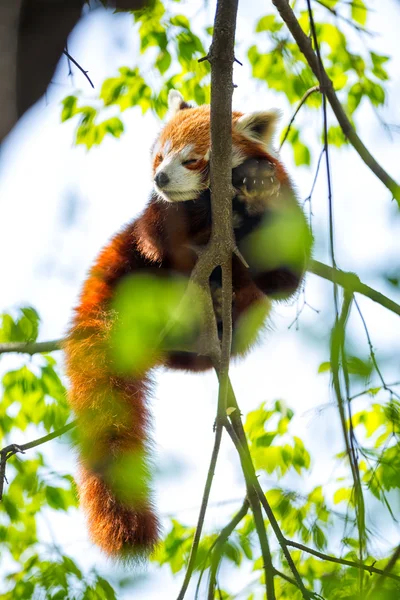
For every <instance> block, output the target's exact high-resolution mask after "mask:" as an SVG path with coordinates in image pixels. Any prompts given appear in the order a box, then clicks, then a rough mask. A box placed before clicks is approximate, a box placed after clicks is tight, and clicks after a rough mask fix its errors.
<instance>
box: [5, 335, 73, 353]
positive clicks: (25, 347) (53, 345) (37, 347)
mask: <svg viewBox="0 0 400 600" xmlns="http://www.w3.org/2000/svg"><path fill="white" fill-rule="evenodd" d="M62 343H63V340H62V339H59V340H51V341H49V342H4V343H3V344H0V354H6V353H7V352H21V353H22V354H30V355H31V356H32V355H33V354H38V353H40V352H54V351H55V350H61V347H62Z"/></svg>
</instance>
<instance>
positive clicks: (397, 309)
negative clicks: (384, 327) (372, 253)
mask: <svg viewBox="0 0 400 600" xmlns="http://www.w3.org/2000/svg"><path fill="white" fill-rule="evenodd" d="M308 270H309V272H310V273H314V275H318V277H322V278H323V279H327V280H328V281H333V280H335V281H336V282H337V283H338V285H340V286H341V287H343V288H344V289H345V290H347V291H349V292H353V293H355V292H356V293H358V294H362V295H363V296H367V298H370V299H371V300H373V301H374V302H377V304H380V305H381V306H383V307H384V308H387V309H388V310H390V311H391V312H394V313H395V314H396V315H399V316H400V305H399V304H397V303H396V302H394V301H393V300H391V299H390V298H388V297H387V296H385V295H384V294H381V293H380V292H378V291H377V290H374V289H373V288H371V287H369V286H368V285H366V284H365V283H362V281H360V278H359V277H358V275H356V274H355V273H349V272H346V271H341V270H340V269H332V267H329V266H328V265H325V264H324V263H321V262H319V261H318V260H311V261H310V263H309V265H308Z"/></svg>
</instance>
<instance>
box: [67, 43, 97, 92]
mask: <svg viewBox="0 0 400 600" xmlns="http://www.w3.org/2000/svg"><path fill="white" fill-rule="evenodd" d="M63 54H65V56H66V57H67V58H68V60H70V61H71V62H73V63H74V65H75V66H76V67H78V69H79V70H80V71H81V73H83V74H84V76H85V77H86V79H87V80H88V82H89V83H90V85H91V86H92V88H93V89H94V85H93V82H92V80H91V79H90V77H89V75H88V71H85V69H84V68H83V67H81V65H80V64H79V63H78V62H77V61H76V60H75V59H74V57H73V56H71V55H70V53H69V52H68V51H67V50H65V49H64V50H63Z"/></svg>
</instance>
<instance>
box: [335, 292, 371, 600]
mask: <svg viewBox="0 0 400 600" xmlns="http://www.w3.org/2000/svg"><path fill="white" fill-rule="evenodd" d="M353 300H354V296H353V294H352V293H351V292H348V291H345V293H344V298H343V304H342V310H341V313H340V317H339V318H336V322H335V325H334V327H333V329H332V336H331V356H330V360H331V370H332V383H333V388H334V390H335V395H336V401H337V407H338V411H339V416H340V424H341V427H342V433H343V438H344V442H345V447H346V454H347V456H348V459H349V463H350V469H351V474H352V479H353V490H354V506H355V513H356V522H357V529H358V537H359V556H360V564H362V563H363V557H364V550H365V548H366V533H365V502H364V496H363V491H362V484H361V478H360V471H359V466H358V457H357V451H356V440H355V435H354V430H353V424H352V419H351V404H350V385H349V374H348V371H347V362H346V354H345V332H346V324H347V321H348V318H349V316H350V311H351V307H352V304H353ZM340 370H342V372H343V377H344V380H345V386H346V399H347V406H348V409H349V415H348V420H349V423H350V426H349V431H348V429H347V423H346V421H347V419H346V413H345V404H344V400H343V395H342V389H341V381H340ZM362 575H363V573H362V571H360V594H361V595H362V591H363V577H362Z"/></svg>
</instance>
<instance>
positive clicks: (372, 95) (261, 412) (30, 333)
mask: <svg viewBox="0 0 400 600" xmlns="http://www.w3.org/2000/svg"><path fill="white" fill-rule="evenodd" d="M292 4H293V3H292ZM294 4H295V5H296V6H295V8H296V11H297V13H296V14H297V16H298V19H299V22H300V24H301V26H302V27H303V29H304V30H305V31H306V32H307V34H309V33H310V27H309V20H308V14H307V12H306V11H305V10H303V5H302V3H294ZM314 4H315V5H316V6H315V15H316V20H317V23H316V28H317V35H318V39H319V42H320V44H321V52H322V58H323V61H324V64H325V66H326V69H327V72H328V74H329V77H330V78H331V79H332V82H333V84H334V87H335V89H336V90H337V91H338V93H339V97H340V100H341V102H342V103H343V105H344V106H345V108H346V110H347V113H348V115H349V116H350V117H351V119H352V122H354V123H355V122H356V119H357V114H358V111H359V108H360V106H361V105H362V103H369V104H370V105H371V106H372V107H373V108H374V110H377V109H379V107H381V106H382V105H383V104H384V102H385V98H386V85H387V82H388V73H387V71H386V63H387V61H388V60H389V57H388V56H385V55H380V54H378V53H376V52H375V51H373V50H370V49H369V48H368V43H365V44H363V43H361V44H360V42H359V35H361V36H364V40H368V39H369V38H368V37H367V29H366V28H367V27H368V23H369V20H368V17H369V9H368V7H367V5H366V4H365V3H364V2H363V1H362V0H357V1H356V2H344V1H340V0H321V1H319V2H315V3H314ZM297 5H298V6H297ZM184 9H186V6H185V5H184V4H183V3H182V4H181V3H180V2H179V1H178V2H176V3H174V4H171V3H167V2H164V3H162V2H161V1H160V0H156V1H155V2H154V3H153V4H152V7H151V8H150V9H147V10H145V11H142V12H140V13H135V14H133V15H132V19H133V26H134V29H135V32H136V33H137V38H138V59H137V61H136V64H132V65H130V66H121V67H120V69H119V71H118V73H117V74H116V75H115V76H114V77H111V78H108V79H106V80H105V81H104V83H103V85H102V87H101V90H100V93H99V97H98V99H94V100H93V103H90V104H86V105H84V104H82V102H81V98H80V97H79V95H77V96H75V95H70V96H68V97H67V98H65V99H64V101H63V107H62V113H61V119H62V121H67V120H69V119H77V120H78V125H77V130H76V138H75V141H76V143H77V144H81V145H84V146H85V147H86V148H88V149H90V148H91V147H93V146H94V145H99V144H101V143H102V141H103V140H104V138H105V137H106V136H111V137H114V138H119V137H120V136H121V135H122V134H123V133H124V123H123V114H122V113H124V111H126V110H127V109H129V108H133V107H140V109H141V111H142V113H145V112H147V111H149V110H152V111H154V112H155V113H156V114H157V115H158V116H159V117H163V116H164V114H165V111H166V107H167V95H168V90H169V89H171V88H178V89H180V91H181V92H182V94H183V95H184V96H185V97H186V98H187V99H190V100H193V101H195V102H196V103H199V104H201V103H204V102H207V101H208V100H209V92H210V89H209V88H210V78H209V74H210V68H209V64H208V62H207V61H202V62H200V63H199V62H198V59H199V58H201V57H204V56H205V55H206V54H207V48H208V46H209V43H210V40H211V35H212V29H211V28H210V27H209V26H205V27H202V28H197V22H196V20H195V19H193V20H192V21H190V20H189V19H188V17H186V16H185V15H184V14H183V11H184ZM332 11H333V12H332ZM335 13H336V15H335ZM338 14H339V15H341V17H342V18H337V15H338ZM254 33H255V35H254V38H253V40H252V42H251V45H249V43H248V42H246V51H245V53H244V55H245V56H246V58H247V61H248V63H247V65H248V67H249V69H250V70H251V73H252V76H253V78H254V79H255V80H258V81H259V82H260V83H261V85H268V86H269V88H271V89H272V90H274V91H275V92H276V93H277V94H278V95H279V96H278V97H279V98H281V100H282V103H284V102H288V103H289V105H293V107H294V106H295V105H297V104H298V103H299V102H300V101H301V99H302V98H303V96H304V94H305V93H306V92H307V91H308V90H309V89H310V88H311V87H313V86H315V85H316V83H317V82H316V80H315V77H314V76H313V74H312V72H311V70H310V68H309V66H308V64H307V62H306V60H305V58H304V56H303V54H302V53H301V52H300V50H299V48H298V47H297V45H296V44H295V43H294V42H293V40H292V38H291V37H290V35H289V34H288V32H287V30H286V28H285V26H284V25H283V23H282V21H281V20H280V19H279V18H278V16H277V14H276V13H275V12H268V13H267V14H263V15H262V16H260V18H259V19H258V20H257V23H256V24H255V32H254ZM150 70H151V77H150V75H149V71H150ZM320 107H321V97H320V94H318V93H313V94H311V95H310V96H309V97H308V98H307V101H306V104H305V105H304V106H303V107H302V111H304V112H305V113H308V114H307V121H308V120H309V116H310V115H312V114H315V115H316V114H317V111H318V110H319V109H320ZM305 131H306V125H304V124H302V125H297V124H296V125H295V126H292V127H291V129H290V131H289V134H288V137H287V141H288V143H289V144H290V145H291V147H292V150H293V155H294V160H295V163H296V164H297V165H306V166H307V165H310V163H311V160H312V158H313V157H312V156H311V153H310V150H309V147H308V145H307V144H306V143H305V139H306V138H305ZM328 134H329V138H328V139H329V143H330V144H332V145H335V146H337V147H341V146H342V145H343V144H345V143H346V138H345V137H344V135H343V132H342V130H341V129H340V128H339V127H338V126H337V124H336V123H330V126H329V132H328ZM387 280H388V281H389V282H390V283H391V285H392V286H394V287H396V286H397V287H398V282H399V277H398V272H397V271H396V270H395V269H390V272H389V271H388V274H387ZM148 291H149V292H151V289H150V288H149V289H148ZM150 295H152V297H153V296H154V297H156V296H157V306H156V310H155V311H154V314H156V316H157V318H155V319H154V320H153V321H154V322H153V321H152V322H151V323H150V325H149V321H148V319H149V316H148V313H149V311H148V310H147V309H146V306H145V305H146V302H144V304H143V306H141V307H140V306H139V307H138V306H137V304H135V310H136V311H139V313H140V314H139V317H138V312H135V310H134V311H133V313H134V314H133V315H132V314H131V312H129V311H132V310H133V309H132V307H127V318H134V319H135V321H140V322H142V320H143V319H147V321H146V328H147V330H148V329H149V328H150V330H151V336H152V337H151V336H150V337H151V339H150V342H149V348H150V347H151V342H152V341H154V340H153V338H154V339H156V338H157V336H159V334H160V331H161V330H162V329H163V325H164V322H165V321H168V316H169V315H170V313H171V311H172V308H173V306H174V305H175V303H176V302H175V300H176V298H177V296H179V290H177V289H174V290H171V298H172V300H171V298H169V300H168V298H167V300H168V301H166V302H164V300H163V299H160V301H158V296H160V294H158V292H157V291H156V292H155V293H154V294H150ZM140 311H142V312H140ZM165 315H166V316H165ZM1 318H2V321H1V328H0V343H2V342H25V341H26V342H35V341H36V339H37V337H38V332H39V316H38V314H37V313H36V311H35V310H34V309H33V308H31V307H26V308H22V309H21V310H20V311H19V312H18V313H15V314H13V315H11V314H8V313H4V314H3V315H2V317H1ZM194 320H195V319H194ZM194 325H196V323H194ZM178 326H179V327H181V328H183V329H184V330H185V331H186V332H187V331H188V332H189V334H190V332H191V330H192V327H193V322H192V321H191V322H190V323H187V322H178ZM336 327H337V328H339V329H340V328H341V331H340V335H339V336H338V337H335V335H333V341H332V345H331V355H330V357H329V360H325V361H324V362H322V363H321V365H320V367H319V370H318V372H319V373H320V374H321V377H325V376H329V377H331V378H332V379H333V380H334V381H337V383H338V385H337V386H336V387H335V394H336V398H335V401H336V403H337V406H338V407H339V411H342V413H343V419H342V424H343V451H342V452H341V453H339V454H338V455H337V456H335V457H332V459H333V460H334V465H335V469H334V470H333V471H332V472H334V473H337V474H335V475H334V476H332V477H331V480H330V481H329V485H328V486H326V487H325V486H323V485H322V483H323V482H321V484H319V485H316V486H309V485H308V483H307V482H308V481H309V478H310V477H311V473H312V467H313V461H314V460H315V457H313V456H312V455H311V454H310V452H309V451H308V450H307V448H306V447H305V445H304V442H303V441H302V439H301V438H300V437H299V436H298V435H295V431H296V426H295V422H296V415H295V414H294V412H293V411H292V410H291V409H290V408H288V407H287V406H286V405H285V403H284V402H283V401H282V400H277V401H271V399H268V400H267V401H265V402H264V403H263V404H262V405H261V406H259V407H258V408H257V409H256V410H253V411H252V412H250V413H249V414H248V415H247V417H246V421H245V432H246V436H247V440H248V443H249V448H250V452H251V455H252V458H253V461H254V465H255V467H256V469H257V475H258V476H259V478H260V482H261V484H262V485H263V489H267V490H268V491H267V493H266V498H267V500H268V502H269V504H270V506H271V508H272V510H273V512H274V514H275V517H276V518H277V521H278V523H279V526H280V528H281V530H282V532H283V534H284V536H285V538H287V539H289V540H292V541H294V542H295V543H298V544H303V545H306V546H308V547H310V548H311V549H312V550H314V551H315V550H316V551H318V552H321V553H323V554H324V555H325V558H326V557H327V558H326V560H323V557H322V558H321V557H318V556H315V555H313V554H310V553H308V552H307V551H306V550H300V549H299V548H293V547H291V549H290V550H291V555H292V557H293V559H294V561H295V564H296V566H297V568H298V570H299V573H300V575H301V577H302V578H303V580H304V582H305V584H306V586H307V589H308V590H310V591H311V592H312V593H311V595H310V597H311V598H324V599H325V600H346V599H347V600H357V599H359V600H362V599H367V598H371V600H372V599H373V600H395V599H396V598H398V597H399V596H400V593H399V590H400V580H396V579H394V578H391V577H389V576H388V577H386V578H382V577H381V576H380V575H379V574H377V573H376V572H368V571H364V572H363V571H362V570H361V569H359V568H358V566H359V563H362V564H364V565H367V566H368V567H371V566H373V567H374V568H375V569H380V570H383V569H385V568H386V567H387V564H388V561H389V560H390V557H391V556H392V553H393V551H394V549H393V548H391V547H390V544H386V545H385V546H384V548H380V549H377V546H376V543H375V537H374V532H373V530H372V527H370V519H369V516H370V515H369V511H368V510H367V515H366V516H365V514H364V515H360V506H362V505H363V506H367V507H372V508H371V509H370V511H371V512H376V513H383V512H385V514H386V516H387V518H388V520H389V522H390V523H391V524H392V521H396V509H395V504H396V502H398V494H399V488H400V459H399V456H400V440H399V430H400V403H399V396H398V394H397V392H396V389H397V388H396V384H393V385H391V386H390V385H387V384H386V382H385V380H384V379H383V376H382V374H381V371H380V369H379V367H378V365H377V363H376V358H375V355H374V351H373V347H372V345H371V344H368V345H366V348H362V349H358V348H357V350H353V349H352V348H351V349H350V347H349V348H348V347H347V345H349V346H350V344H348V340H347V339H346V340H345V333H346V323H345V319H344V322H342V323H341V324H340V323H339V324H338V323H336ZM139 333H140V332H139ZM170 333H171V332H170ZM173 334H174V331H173V332H172V334H171V335H173ZM116 335H117V336H118V331H117V332H116ZM167 342H168V340H167ZM167 342H166V343H167ZM335 344H336V345H337V347H336V348H335ZM117 345H118V344H117ZM122 350H124V349H122ZM125 350H126V352H125V358H126V356H128V355H129V356H130V360H138V356H136V355H135V353H134V352H133V351H134V350H135V347H134V345H133V346H132V344H131V346H129V347H127V348H125ZM136 350H137V348H136ZM326 352H328V348H326ZM136 354H138V353H137V352H136ZM335 357H339V358H340V360H336V358H335ZM141 358H143V356H142V357H141ZM145 359H146V360H149V361H150V359H151V360H153V357H152V356H151V357H150V358H148V357H145ZM123 360H124V359H123ZM143 360H144V359H143ZM60 373H61V365H60V364H58V363H57V361H56V359H55V358H54V357H53V356H50V355H49V354H41V355H37V356H35V358H34V359H32V360H29V361H27V360H21V361H20V364H19V366H18V367H17V368H15V367H13V368H12V369H10V370H8V371H7V372H5V374H4V376H3V379H2V401H1V404H0V432H1V438H2V443H1V445H2V447H4V446H6V445H8V444H9V443H13V442H16V441H17V442H19V441H20V440H21V439H28V440H30V439H35V438H37V437H40V436H41V435H43V434H44V433H45V432H52V431H54V430H57V429H59V428H61V427H63V426H64V425H65V424H66V423H67V422H68V420H69V417H70V415H69V409H68V406H67V404H66V401H65V388H64V386H63V383H62V380H61V378H60ZM353 388H354V389H356V390H357V393H355V394H353V395H351V393H350V390H351V389H353ZM343 390H344V391H343ZM346 441H347V442H348V443H349V444H350V446H351V447H352V449H353V450H352V452H353V459H354V460H353V463H352V464H351V465H350V464H349V462H350V458H351V457H350V455H349V452H348V449H347V448H346ZM52 443H53V444H57V441H56V442H52ZM40 448H41V447H40V446H39V449H40ZM354 465H355V469H356V471H357V474H358V476H359V481H358V480H357V476H356V477H355V476H354V472H353V471H352V468H353V467H354ZM350 467H352V468H350ZM7 479H8V481H9V484H7V483H6V485H5V490H4V495H3V498H2V501H1V502H0V551H1V555H2V557H4V563H3V564H2V566H1V570H2V573H3V574H4V578H3V583H2V584H0V598H4V599H8V598H35V599H36V598H51V599H54V600H56V599H61V598H74V599H75V598H76V599H82V600H83V599H97V598H99V599H112V598H115V597H117V595H118V591H119V589H120V588H121V587H122V586H123V584H124V582H123V581H115V582H113V586H112V585H111V584H110V583H109V582H108V581H107V580H106V579H105V578H104V577H103V576H102V575H101V574H100V573H97V572H96V570H93V571H90V572H88V573H84V572H83V569H82V568H81V567H80V565H78V564H77V562H76V561H75V560H74V559H72V558H71V557H69V556H67V555H66V554H65V552H64V549H62V548H59V547H58V545H57V544H56V543H45V542H43V536H42V534H41V531H40V527H39V525H40V524H41V523H42V521H44V522H46V521H47V520H51V519H52V518H53V516H54V513H55V512H65V513H67V514H68V515H69V517H70V518H71V519H73V518H74V517H75V516H76V513H75V512H74V511H75V510H76V507H77V498H76V491H75V485H74V481H73V478H72V477H71V475H70V474H68V473H62V472H56V473H55V472H53V470H52V469H51V468H50V467H49V464H48V460H47V458H46V455H45V454H43V453H42V452H41V451H40V450H39V451H38V450H31V451H29V455H28V454H27V455H26V456H22V455H17V456H15V457H12V458H11V459H10V460H8V462H7ZM271 479H272V483H271ZM299 481H300V482H301V488H302V490H303V491H302V493H301V494H300V493H299V492H298V491H296V490H295V489H293V488H294V487H297V490H298V488H299V486H298V485H297V486H296V485H294V484H296V483H297V484H298V483H299ZM361 500H362V501H361ZM228 521H229V518H227V522H228ZM362 521H363V523H362ZM265 527H266V529H267V533H268V536H269V538H270V539H271V540H272V539H274V535H273V532H272V528H271V525H270V523H269V521H268V520H267V519H266V520H265ZM194 532H195V529H194V527H193V525H192V524H185V523H184V522H182V521H181V520H179V519H178V518H177V517H176V516H174V518H172V519H171V521H170V524H169V531H168V533H167V535H166V536H165V538H164V540H163V542H162V544H161V545H160V546H159V548H158V549H157V551H156V552H155V554H154V556H153V557H152V560H153V562H154V563H155V564H156V565H159V566H164V568H168V569H170V570H171V572H172V573H173V574H174V575H177V574H180V575H182V574H183V573H184V571H185V569H186V566H187V562H188V557H189V553H190V548H191V544H192V540H193V536H194ZM219 535H220V532H219V531H217V530H215V531H214V530H209V531H207V533H206V534H205V535H204V536H203V537H202V539H201V542H200V547H199V551H198V554H197V557H196V562H195V571H196V575H197V576H198V577H199V595H198V597H199V598H201V597H205V596H204V594H205V593H206V592H205V590H206V586H207V577H206V576H205V574H206V575H208V574H209V571H210V569H211V566H212V561H213V556H214V551H215V547H216V544H217V543H218V539H219ZM363 537H365V543H364V542H363ZM271 547H272V556H273V562H274V565H275V568H276V569H277V573H276V576H275V581H276V598H277V599H278V600H285V599H291V600H297V598H301V597H302V596H301V593H300V591H299V590H298V588H297V587H296V586H295V585H293V581H291V578H292V572H291V570H290V568H289V566H288V564H287V561H286V559H285V558H284V556H283V555H282V552H281V550H280V549H279V546H278V544H277V543H276V542H272V543H271ZM331 556H336V557H340V559H344V560H347V561H351V563H352V566H349V565H345V564H343V563H341V562H340V560H339V562H331V561H330V560H329V557H331ZM221 565H222V567H225V565H228V566H230V567H231V568H233V567H234V568H235V569H237V570H239V572H241V573H243V581H245V582H246V585H243V589H242V590H240V589H239V590H238V589H234V587H233V586H232V585H231V584H230V580H229V576H227V575H226V573H229V571H226V570H225V569H224V568H221ZM249 572H250V573H253V576H251V575H250V576H249ZM390 574H391V575H398V576H399V577H400V565H399V564H398V562H397V563H396V564H394V565H393V566H392V568H391V571H390ZM114 584H115V585H114ZM218 586H219V587H218V589H219V598H225V599H231V598H232V599H233V598H237V597H239V596H240V597H241V598H242V597H243V598H247V600H255V599H256V598H261V597H265V596H264V595H263V594H264V589H265V581H264V570H263V564H262V558H261V552H260V548H259V544H258V538H257V534H256V527H255V522H254V519H253V516H252V514H251V513H248V514H247V515H246V516H244V518H243V519H242V520H241V522H240V523H239V524H238V525H237V527H236V528H235V529H234V531H233V532H232V533H231V535H230V536H229V539H228V540H227V541H226V542H225V543H224V544H223V546H222V553H221V563H220V569H219V571H218ZM221 586H222V587H221ZM114 588H115V589H114Z"/></svg>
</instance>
